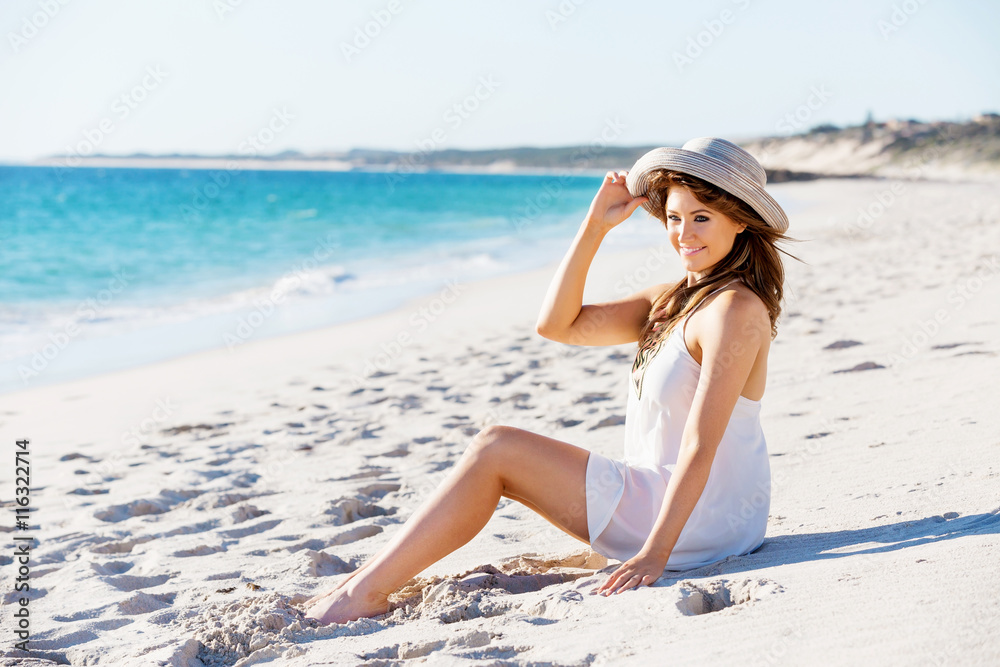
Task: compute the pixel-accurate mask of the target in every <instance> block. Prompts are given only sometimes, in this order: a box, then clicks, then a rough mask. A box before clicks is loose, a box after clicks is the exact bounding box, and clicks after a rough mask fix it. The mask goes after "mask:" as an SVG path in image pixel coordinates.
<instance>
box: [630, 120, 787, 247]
mask: <svg viewBox="0 0 1000 667" xmlns="http://www.w3.org/2000/svg"><path fill="white" fill-rule="evenodd" d="M657 169H671V170H673V171H682V172H684V173H685V174H690V175H692V176H697V177H698V178H701V179H703V180H706V181H708V182H709V183H711V184H712V185H715V186H718V187H720V188H722V189H723V190H725V191H726V192H728V193H729V194H731V195H733V196H736V197H739V198H740V199H742V200H743V201H744V202H746V203H747V204H749V205H750V206H751V207H752V208H753V210H755V211H757V213H759V214H760V217H762V218H764V221H765V222H767V224H768V225H770V226H771V227H774V228H775V229H777V230H778V231H779V232H784V231H785V230H787V229H788V216H786V215H785V211H784V210H782V208H781V206H779V205H778V202H776V201H775V200H774V198H773V197H771V195H769V194H767V192H766V191H765V190H764V185H766V184H767V174H766V173H765V172H764V168H763V167H762V166H760V163H759V162H757V160H755V159H754V157H753V156H752V155H750V153H747V152H746V151H745V150H743V149H742V148H740V147H739V146H737V145H736V144H734V143H731V142H729V141H726V140H725V139H719V138H718V137H699V138H697V139H692V140H691V141H689V142H687V143H686V144H684V145H683V146H682V147H680V148H655V149H653V150H651V151H649V152H648V153H646V154H645V155H643V156H642V157H641V158H639V159H638V160H637V161H636V163H635V165H634V166H633V167H632V169H630V170H629V172H628V176H627V177H626V179H625V185H626V187H628V191H629V193H630V194H631V195H632V196H633V197H641V196H643V195H645V194H646V192H647V191H648V190H649V175H650V173H652V172H653V171H655V170H657ZM642 207H643V208H644V209H646V210H647V211H649V214H650V215H652V216H653V217H656V214H657V211H656V210H655V209H654V208H653V202H652V201H647V202H646V203H644V204H643V205H642Z"/></svg>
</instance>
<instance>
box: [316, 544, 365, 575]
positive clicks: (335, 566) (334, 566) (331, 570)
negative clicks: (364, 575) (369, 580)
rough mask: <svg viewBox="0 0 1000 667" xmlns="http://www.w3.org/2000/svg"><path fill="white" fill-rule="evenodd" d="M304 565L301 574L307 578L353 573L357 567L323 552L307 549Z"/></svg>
mask: <svg viewBox="0 0 1000 667" xmlns="http://www.w3.org/2000/svg"><path fill="white" fill-rule="evenodd" d="M305 558H306V565H305V567H304V568H303V570H302V571H303V574H305V576H307V577H330V576H333V575H335V574H346V573H348V572H354V571H355V570H356V569H358V566H357V565H356V564H354V563H348V562H347V561H345V560H343V559H341V558H338V557H337V556H334V555H332V554H328V553H325V552H323V551H316V550H313V549H307V550H306V551H305Z"/></svg>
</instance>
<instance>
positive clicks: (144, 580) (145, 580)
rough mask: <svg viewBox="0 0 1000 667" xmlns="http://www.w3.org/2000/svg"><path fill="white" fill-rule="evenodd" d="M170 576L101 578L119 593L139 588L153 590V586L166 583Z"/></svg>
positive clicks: (128, 575) (126, 575)
mask: <svg viewBox="0 0 1000 667" xmlns="http://www.w3.org/2000/svg"><path fill="white" fill-rule="evenodd" d="M171 576H172V575H169V574H157V575H155V576H152V577H141V576H138V575H133V574H122V575H118V576H112V577H101V578H102V579H103V580H104V582H105V583H106V584H108V585H110V586H114V587H115V588H117V589H118V590H120V591H126V592H131V591H136V590H139V589H140V588H153V587H154V586H159V585H160V584H163V583H165V582H167V581H168V580H169V579H170V578H171Z"/></svg>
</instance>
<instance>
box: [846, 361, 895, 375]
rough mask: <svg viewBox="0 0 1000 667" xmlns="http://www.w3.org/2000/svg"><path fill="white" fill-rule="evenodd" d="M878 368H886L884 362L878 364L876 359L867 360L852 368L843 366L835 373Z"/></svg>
mask: <svg viewBox="0 0 1000 667" xmlns="http://www.w3.org/2000/svg"><path fill="white" fill-rule="evenodd" d="M876 368H885V366H883V365H882V364H877V363H875V362H874V361H865V362H862V363H860V364H858V365H857V366H852V367H851V368H842V369H840V370H839V371H833V372H834V373H853V372H855V371H870V370H873V369H876Z"/></svg>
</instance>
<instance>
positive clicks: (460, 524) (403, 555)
mask: <svg viewBox="0 0 1000 667" xmlns="http://www.w3.org/2000/svg"><path fill="white" fill-rule="evenodd" d="M589 455H590V453H589V452H588V451H587V450H586V449H583V448H580V447H576V446H574V445H571V444H569V443H565V442H562V441H559V440H555V439H553V438H548V437H545V436H541V435H538V434H535V433H531V432H529V431H524V430H521V429H517V428H512V427H507V426H491V427H488V428H486V429H484V430H483V431H481V432H480V433H479V434H477V435H476V437H475V438H473V440H472V443H470V445H469V447H468V448H467V449H466V451H465V453H464V454H463V455H462V458H461V459H460V460H459V461H458V463H457V464H456V466H455V469H454V470H452V472H451V474H449V476H448V477H447V478H446V479H445V480H444V481H443V482H442V483H441V484H440V485H439V486H438V488H437V489H436V490H435V491H434V494H433V495H432V496H431V498H430V499H428V501H427V502H425V503H424V504H423V505H422V506H421V507H420V508H419V509H418V510H417V511H416V512H414V514H413V516H411V517H410V518H409V519H408V520H407V522H406V523H405V524H404V525H403V526H402V528H401V529H400V530H399V532H398V533H396V535H395V536H394V537H393V538H392V540H390V541H389V543H388V544H386V546H385V547H383V548H382V550H381V551H380V553H379V554H378V555H376V556H374V557H372V558H371V559H369V561H368V562H366V563H365V564H364V565H363V566H362V567H361V568H359V569H358V570H357V571H356V572H355V573H354V575H352V576H351V577H348V578H347V579H345V580H344V581H343V582H341V585H339V586H338V587H337V588H336V589H334V591H332V592H331V594H330V595H328V596H323V597H321V598H320V599H318V600H316V599H315V598H314V600H315V604H314V605H313V606H312V607H311V608H310V609H309V610H308V612H307V613H306V616H307V617H310V618H316V619H317V620H320V621H321V622H323V623H344V622H346V621H348V620H354V619H356V618H361V617H362V616H374V615H377V614H380V613H383V612H385V611H386V610H387V609H388V602H387V598H388V596H389V594H390V593H392V592H393V591H395V590H397V589H398V588H399V587H400V586H402V585H403V584H405V583H406V582H407V581H409V580H410V579H412V578H413V577H415V576H416V575H417V574H419V573H420V572H422V571H423V570H424V569H426V568H427V567H428V566H430V565H432V564H433V563H435V562H437V561H438V560H440V559H441V558H443V557H444V556H447V555H448V554H450V553H451V552H452V551H454V550H455V549H458V548H459V547H461V546H462V545H464V544H466V543H467V542H469V541H470V540H471V539H472V538H473V537H475V536H476V535H477V534H478V533H479V531H480V530H482V529H483V527H484V526H485V525H486V524H487V522H488V521H489V520H490V517H492V515H493V512H494V510H495V509H496V506H497V503H498V502H499V501H500V498H501V497H502V496H505V495H506V496H507V497H511V498H514V499H515V500H519V501H521V502H523V503H524V504H525V505H527V506H529V507H531V508H532V509H534V510H535V511H537V512H539V513H540V514H542V516H544V517H545V518H546V519H548V520H549V521H551V522H552V523H553V524H555V525H557V526H559V527H560V528H561V529H563V530H564V531H566V532H567V533H569V534H570V535H573V536H574V537H576V538H577V539H580V540H581V541H583V542H587V543H589V541H588V534H587V511H586V508H587V506H586V471H587V458H588V457H589ZM355 575H356V576H355Z"/></svg>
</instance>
